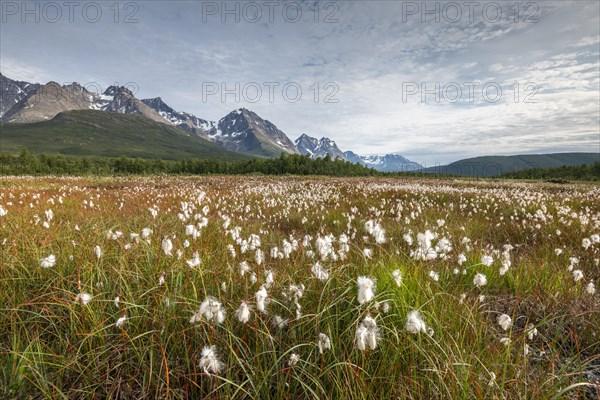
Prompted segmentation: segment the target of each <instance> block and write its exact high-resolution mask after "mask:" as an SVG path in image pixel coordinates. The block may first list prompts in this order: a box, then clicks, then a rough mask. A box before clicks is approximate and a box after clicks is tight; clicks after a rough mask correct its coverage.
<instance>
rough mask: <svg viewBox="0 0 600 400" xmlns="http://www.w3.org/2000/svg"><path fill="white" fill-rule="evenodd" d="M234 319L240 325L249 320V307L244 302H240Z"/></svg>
mask: <svg viewBox="0 0 600 400" xmlns="http://www.w3.org/2000/svg"><path fill="white" fill-rule="evenodd" d="M235 317H236V318H237V319H238V321H240V322H241V323H242V324H245V323H246V322H248V321H249V320H250V306H248V303H246V302H245V301H242V303H241V304H240V306H239V307H238V309H237V310H236V311H235Z"/></svg>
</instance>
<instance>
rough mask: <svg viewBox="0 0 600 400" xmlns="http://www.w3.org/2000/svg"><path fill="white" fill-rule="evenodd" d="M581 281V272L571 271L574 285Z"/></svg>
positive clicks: (578, 270)
mask: <svg viewBox="0 0 600 400" xmlns="http://www.w3.org/2000/svg"><path fill="white" fill-rule="evenodd" d="M582 279H583V271H582V270H580V269H576V270H575V271H573V280H574V281H575V283H577V282H579V281H580V280H582Z"/></svg>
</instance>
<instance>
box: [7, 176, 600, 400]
mask: <svg viewBox="0 0 600 400" xmlns="http://www.w3.org/2000/svg"><path fill="white" fill-rule="evenodd" d="M199 191H204V192H205V193H206V197H205V198H204V200H202V201H200V202H198V201H197V199H198V193H199ZM599 194H600V188H598V187H597V186H589V185H570V186H567V187H566V188H564V189H563V191H562V192H556V191H554V190H553V189H552V187H551V186H550V185H541V184H537V185H534V184H523V183H515V184H512V183H506V182H485V181H479V182H456V181H450V180H448V181H433V180H423V181H419V180H411V179H404V180H399V179H384V178H370V179H365V178H363V179H324V178H311V179H306V178H302V179H301V178H295V177H286V178H252V177H241V178H233V177H212V178H182V177H180V178H118V179H111V178H100V179H91V178H5V179H3V182H2V185H1V186H0V205H2V206H3V207H4V209H6V210H7V211H8V213H7V214H6V215H5V216H4V217H0V243H2V240H4V238H6V242H5V243H4V244H1V245H0V256H1V258H2V266H1V269H2V274H1V275H0V398H29V397H32V398H49V399H50V398H52V399H54V398H59V399H60V398H68V399H71V398H90V399H94V398H98V399H99V398H135V399H143V398H149V399H154V398H169V399H187V398H193V399H200V398H215V399H229V398H244V399H246V398H257V399H258V398H260V399H263V398H281V399H296V398H319V399H321V398H332V399H337V398H347V399H391V398H407V399H513V398H536V399H537V398H539V399H551V398H553V397H555V396H558V397H560V396H563V397H560V398H588V399H594V398H596V396H597V395H598V388H597V387H596V388H594V387H593V385H594V384H596V383H594V382H593V381H592V379H591V378H590V375H589V374H590V373H592V375H593V374H596V376H598V375H600V367H599V366H598V365H599V362H600V357H599V356H598V354H600V342H599V340H598V337H597V333H598V332H599V328H600V324H599V321H600V318H598V317H599V312H598V305H599V300H598V294H596V295H594V296H592V295H589V294H587V293H586V292H585V286H586V285H587V284H588V283H589V282H590V281H591V280H596V282H597V281H598V278H599V277H600V271H599V268H598V266H597V264H596V263H595V259H598V258H599V256H600V246H599V245H598V244H594V245H592V246H591V247H590V248H588V249H587V250H584V249H583V248H582V247H581V239H582V238H583V237H590V235H591V234H594V233H598V225H597V221H598V220H599V217H598V216H599V213H600V203H599V201H598V195H599ZM38 195H39V197H37V196H38ZM59 197H61V198H62V204H61V203H59ZM50 199H52V201H54V204H52V203H51V202H49V200H50ZM84 200H86V201H87V202H88V204H89V201H90V200H92V201H93V203H94V208H90V206H89V205H88V206H85V207H84ZM182 202H188V203H189V204H191V205H192V206H191V207H192V210H191V212H190V220H188V221H186V222H183V221H182V220H181V219H180V218H179V217H178V215H177V214H178V213H181V212H182V210H181V207H182V204H181V203H182ZM9 203H11V204H9ZM121 203H122V206H121ZM30 204H31V206H30ZM450 204H454V206H453V208H450V206H449V205H450ZM459 205H463V208H460V207H459ZM488 205H489V208H488ZM205 206H208V209H207V215H206V217H207V218H208V220H209V224H208V226H206V227H204V228H202V229H201V234H200V236H199V237H198V239H197V240H193V239H192V238H191V237H189V236H186V235H185V225H187V224H190V223H194V222H197V221H195V220H194V217H193V216H194V214H196V213H200V214H202V215H204V212H203V211H202V209H203V207H205ZM149 207H158V208H159V215H158V216H157V217H156V218H153V217H152V216H151V215H150V212H149V211H148V208H149ZM353 207H356V209H355V210H352V208H353ZM399 207H401V209H400V208H399ZM543 207H546V210H547V211H546V212H545V213H544V215H545V216H546V218H547V220H546V222H540V221H538V220H536V219H534V218H531V217H530V216H531V215H533V214H535V212H536V210H537V209H541V208H543ZM566 207H569V213H567V214H565V213H564V212H562V211H564V210H565V209H566ZM48 209H52V210H53V212H54V219H53V220H52V221H50V226H49V228H44V227H42V226H41V223H42V222H41V221H40V222H38V223H37V224H36V223H35V221H36V217H35V216H36V215H37V216H38V217H40V218H41V219H42V221H43V220H45V216H44V212H45V211H46V210H48ZM561 210H562V211H561ZM571 212H576V213H577V214H578V217H577V218H574V217H572V216H571V214H570V213H571ZM411 213H414V218H411V219H410V221H408V222H406V221H405V217H410V216H411ZM349 215H352V216H353V218H352V219H351V220H350V221H349V220H348V216H349ZM514 215H517V218H516V219H513V220H511V219H510V216H514ZM528 215H529V216H528ZM580 215H584V216H587V217H588V218H590V220H591V222H589V223H588V224H587V225H582V224H580V222H579V216H580ZM222 216H228V217H230V218H231V224H230V226H229V227H228V228H227V229H228V230H231V229H233V228H234V227H236V226H239V227H240V228H241V237H242V238H244V239H247V238H248V237H249V235H250V234H253V233H254V234H258V235H259V236H260V237H261V241H262V245H261V248H262V249H263V251H264V252H265V256H266V257H265V263H264V264H262V265H257V264H256V262H255V258H254V252H253V251H248V252H246V253H244V254H242V253H241V250H240V246H238V245H236V244H235V241H234V239H232V237H231V235H230V234H228V233H226V230H225V228H224V227H223V219H222ZM502 217H503V218H502ZM550 217H552V218H550ZM303 218H306V220H305V222H302V220H303ZM561 218H562V220H561ZM369 219H374V220H376V221H377V222H379V223H380V224H381V226H383V227H384V228H385V229H386V233H387V238H388V241H387V242H386V243H383V244H376V243H375V242H374V241H373V238H370V237H369V235H368V233H366V232H365V230H364V223H365V222H366V221H367V220H369ZM438 219H444V220H445V224H444V225H443V226H441V227H440V226H438V224H437V220H438ZM522 220H525V221H526V222H525V224H523V223H522V222H521V221H522ZM538 223H540V225H541V226H540V227H539V228H538V227H536V224H538ZM76 225H77V226H78V228H79V230H76V229H75V226H76ZM144 227H150V228H151V229H152V230H153V233H152V235H151V237H150V241H149V242H146V241H144V240H141V241H140V242H139V243H135V242H134V241H133V240H131V239H130V238H129V233H130V232H137V233H139V232H140V231H141V230H142V228H144ZM426 229H430V230H432V231H435V232H436V233H437V234H438V239H439V238H441V237H447V238H448V239H450V241H451V243H452V245H453V250H452V251H451V252H450V253H449V256H448V257H447V258H446V259H444V260H440V259H438V260H435V261H421V260H416V259H414V258H413V257H411V255H410V252H411V250H414V249H415V245H414V244H413V245H412V246H409V245H408V244H407V243H405V242H404V241H403V240H402V235H403V234H404V233H406V232H408V231H411V232H412V234H413V238H416V234H417V233H418V232H424V231H425V230H426ZM556 229H560V230H561V235H560V236H558V235H556ZM109 230H112V231H117V230H120V231H122V232H123V233H124V236H123V237H122V238H120V239H118V240H113V239H109V238H107V236H106V235H107V232H108V231H109ZM329 233H332V234H334V235H335V236H336V238H337V237H339V235H340V234H341V233H345V234H347V235H348V236H350V237H351V239H350V242H349V246H350V250H349V252H348V253H347V254H346V258H345V259H343V260H342V259H339V260H337V261H333V260H326V261H321V264H322V265H324V266H326V267H327V269H328V271H329V273H330V279H329V280H328V281H327V282H321V281H318V280H317V279H315V278H314V277H313V276H312V274H311V272H310V269H311V266H312V265H313V264H314V262H315V259H314V258H312V257H311V256H310V250H312V251H315V252H316V253H317V255H316V257H317V258H318V257H319V256H318V252H317V249H316V242H315V239H316V238H317V237H318V236H319V234H320V235H321V236H325V235H328V234H329ZM305 234H309V235H311V236H312V240H311V241H310V245H309V246H306V247H305V246H303V245H302V238H303V237H304V235H305ZM353 234H354V237H352V236H353ZM165 235H168V236H169V237H171V238H172V241H173V244H174V247H175V249H181V250H182V251H183V255H182V258H181V259H178V258H177V256H173V257H167V256H165V254H164V253H163V252H162V251H161V248H160V242H161V238H162V237H163V236H165ZM173 236H176V237H173ZM290 236H291V237H292V238H294V239H296V240H298V242H299V248H298V250H296V251H293V252H292V253H291V254H290V257H289V258H284V259H272V258H271V257H270V256H269V252H270V249H271V248H272V247H275V246H277V247H278V248H279V249H280V250H281V249H282V246H283V245H282V243H283V240H284V239H285V240H288V241H290V240H291V238H290ZM363 236H367V237H369V238H368V241H367V242H365V241H364V240H363ZM463 237H468V238H470V239H471V244H470V249H468V248H467V245H466V244H464V243H463V242H462V238H463ZM186 239H187V240H189V242H190V247H188V248H184V246H183V242H184V241H185V240H186ZM435 243H436V240H434V243H433V244H434V245H435ZM127 244H131V248H130V249H129V250H127V249H126V245H127ZM228 244H234V246H235V249H236V252H237V256H236V257H235V258H233V257H232V256H231V255H230V254H229V251H228V250H227V245H228ZM505 244H512V245H513V246H515V248H514V249H513V250H512V251H511V252H510V254H511V260H512V266H511V268H510V269H509V272H507V273H506V275H504V276H501V275H500V274H499V266H500V260H499V256H498V255H496V256H494V259H495V263H494V264H493V265H492V266H483V265H481V256H482V255H483V254H489V253H491V252H493V249H500V250H501V249H502V246H503V245H505ZM96 245H99V246H100V247H101V248H102V250H103V255H102V257H101V258H100V259H96V257H95V255H94V251H93V248H94V246H96ZM365 247H369V248H371V249H372V250H373V256H372V258H370V259H367V258H365V257H364V256H363V253H362V250H363V249H364V248H365ZM558 247H560V248H562V249H564V253H563V254H561V255H556V254H555V253H554V249H555V248H558ZM334 248H335V250H336V251H337V250H338V249H339V248H340V246H339V243H338V242H337V241H336V242H334ZM196 251H197V252H198V253H199V255H200V257H201V259H202V265H201V266H199V267H197V268H194V269H191V268H189V267H188V266H187V265H186V263H185V261H186V260H188V259H190V258H191V257H192V254H193V253H194V252H196ZM460 253H464V254H465V255H466V256H467V262H466V263H465V264H464V265H463V266H458V264H457V261H456V259H457V255H458V254H460ZM49 254H54V255H55V256H56V258H57V264H56V266H54V267H52V268H47V269H44V268H41V267H40V266H39V259H40V258H41V257H46V256H48V255H49ZM573 255H577V256H578V257H579V258H580V264H579V265H578V266H577V267H576V268H580V269H582V270H583V271H584V274H585V278H584V280H583V281H581V282H579V283H575V282H574V281H573V279H572V275H571V273H570V272H569V271H568V270H567V266H568V264H569V257H570V256H573ZM70 256H72V259H71V257H70ZM243 260H246V261H248V262H249V263H250V265H251V267H252V272H255V273H256V275H257V277H258V282H257V283H256V284H254V285H252V284H251V282H250V278H249V276H248V274H246V275H245V276H243V277H242V276H241V275H240V274H239V272H238V264H239V263H240V262H241V261H243ZM457 267H458V268H460V269H461V270H462V269H464V270H465V273H464V274H463V273H462V272H459V274H454V272H453V270H454V269H455V268H457ZM395 269H400V270H401V272H402V276H403V282H402V285H401V286H397V285H396V283H395V282H394V280H393V278H392V271H394V270H395ZM266 270H272V271H273V272H274V274H275V282H274V284H273V287H272V288H270V289H269V295H270V297H271V298H272V301H271V303H270V304H268V306H267V309H268V311H269V313H268V314H267V315H265V314H262V313H260V312H258V311H257V310H256V309H254V310H253V312H252V316H251V319H250V321H249V322H248V323H247V324H245V325H244V324H242V323H240V322H239V321H237V320H236V318H235V317H234V313H235V310H236V309H237V307H238V306H239V304H240V302H241V301H242V300H245V301H247V302H248V303H249V304H251V305H254V304H255V300H254V294H255V292H256V291H257V290H258V289H259V286H260V285H261V284H262V283H263V282H264V272H265V271H266ZM430 270H434V271H436V272H438V273H439V275H440V279H439V281H438V282H435V281H433V280H432V279H431V278H430V277H429V271H430ZM477 272H481V273H484V274H485V275H486V276H487V278H488V284H487V285H486V286H484V287H483V288H476V287H475V286H474V285H473V276H474V275H475V274H476V273H477ZM362 275H364V276H369V277H372V278H374V279H375V281H376V292H375V299H374V300H373V301H372V302H370V303H367V304H363V305H360V304H359V303H358V302H357V299H356V296H357V287H356V278H357V277H358V276H362ZM161 276H164V278H165V282H164V284H162V285H160V284H159V279H160V277H161ZM223 283H225V288H223V287H222V284H223ZM292 283H294V284H300V283H303V284H304V285H305V291H304V295H303V296H302V297H301V298H300V300H299V302H300V304H301V306H302V316H301V317H300V318H299V319H296V311H295V310H296V308H295V305H294V303H293V302H291V301H290V300H289V299H286V297H285V296H283V295H282V292H285V291H286V290H287V289H288V287H289V285H290V284H292ZM82 291H85V292H88V293H91V294H92V295H93V296H94V298H93V300H92V302H91V303H90V304H88V305H86V306H83V305H81V304H79V303H76V302H75V301H74V299H75V296H76V295H77V294H78V293H80V292H82ZM117 295H118V296H119V297H120V306H119V307H118V308H117V307H116V306H115V304H114V298H115V296H117ZM463 295H464V298H463ZM480 295H484V296H485V300H484V301H480V300H479V297H480ZM206 296H214V297H216V298H217V299H218V300H219V301H221V302H222V303H223V306H224V308H225V310H226V313H227V315H226V319H225V321H224V323H223V324H215V323H212V322H208V321H206V320H205V319H203V320H202V321H200V322H199V323H197V324H195V325H192V324H190V323H189V319H190V317H191V316H192V315H193V313H194V312H196V311H197V309H198V307H199V305H200V303H201V302H202V301H203V300H204V299H205V298H206ZM166 299H168V300H169V306H168V307H167V305H166V303H165V301H166ZM461 299H462V301H461ZM384 302H388V303H389V305H390V310H389V312H387V313H384V312H383V303H384ZM412 310H419V311H420V313H421V314H422V315H423V317H424V320H425V323H426V324H427V326H429V327H431V328H432V329H433V332H434V333H433V336H429V335H427V334H423V333H422V334H418V335H413V334H410V333H408V332H407V331H406V330H405V323H406V317H407V315H408V313H409V312H410V311H412ZM501 313H506V314H508V315H510V316H511V317H512V319H513V326H512V327H511V329H509V330H508V331H506V332H504V331H502V329H501V328H500V326H499V325H498V323H497V322H496V318H497V317H498V315H500V314H501ZM123 315H127V318H128V319H127V321H126V322H125V324H124V326H123V328H122V329H120V328H116V327H115V322H116V321H117V319H118V318H119V317H121V316H123ZM274 315H281V316H282V317H284V318H289V325H288V326H287V327H286V328H284V329H282V330H279V329H277V328H274V327H273V326H272V325H271V318H272V317H273V316H274ZM366 315H371V316H372V317H373V318H375V320H376V321H377V325H378V328H379V334H380V336H379V341H378V346H377V348H376V349H375V350H367V351H364V352H361V351H359V350H358V349H357V348H356V346H355V342H354V338H355V332H356V329H357V326H358V325H359V323H360V322H361V321H362V320H363V319H364V318H365V316H366ZM529 323H531V324H534V325H535V326H536V327H537V329H538V331H539V335H538V336H536V337H535V338H533V339H532V340H530V339H528V338H527V335H526V331H525V327H526V326H527V324H529ZM320 332H323V333H325V334H327V335H328V336H329V337H330V338H331V343H332V349H331V350H329V351H326V352H325V353H324V354H323V355H321V354H319V352H318V349H317V346H316V339H317V335H318V334H319V333H320ZM503 337H510V338H511V340H512V342H511V344H510V345H509V346H504V345H503V344H502V343H501V342H500V339H501V338H503ZM525 344H528V345H529V346H530V353H529V355H528V356H524V354H523V348H524V345H525ZM209 345H214V346H216V348H217V351H218V354H219V357H220V359H221V361H222V362H223V363H224V365H225V367H224V369H223V371H222V372H221V373H220V374H216V375H209V374H206V373H204V371H203V370H202V369H201V368H199V360H200V357H201V352H202V349H203V347H204V346H209ZM292 353H296V354H298V355H299V356H300V361H299V362H298V364H297V365H296V366H295V367H293V368H290V367H289V366H288V360H289V358H290V356H291V354H292ZM492 373H493V374H495V376H496V378H495V380H492V379H491V377H492Z"/></svg>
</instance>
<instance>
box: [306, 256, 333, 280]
mask: <svg viewBox="0 0 600 400" xmlns="http://www.w3.org/2000/svg"><path fill="white" fill-rule="evenodd" d="M310 272H311V273H312V274H313V276H314V277H315V278H317V279H318V280H320V281H322V282H325V281H327V280H328V279H329V272H327V270H326V269H325V268H323V266H322V265H321V264H320V263H319V262H318V261H317V262H316V263H315V264H314V265H313V266H312V268H311V269H310Z"/></svg>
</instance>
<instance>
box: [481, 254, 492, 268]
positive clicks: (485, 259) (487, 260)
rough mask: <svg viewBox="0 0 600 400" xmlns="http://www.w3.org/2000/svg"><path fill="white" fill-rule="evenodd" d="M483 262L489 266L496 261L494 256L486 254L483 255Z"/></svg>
mask: <svg viewBox="0 0 600 400" xmlns="http://www.w3.org/2000/svg"><path fill="white" fill-rule="evenodd" d="M481 263H482V264H483V265H485V266H486V267H489V266H491V265H492V264H493V263H494V258H493V257H492V256H489V255H485V256H483V257H481Z"/></svg>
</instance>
